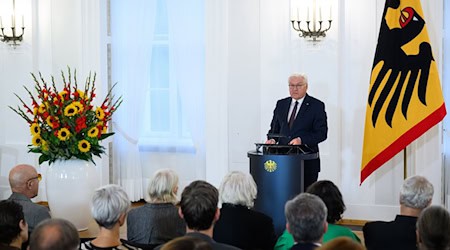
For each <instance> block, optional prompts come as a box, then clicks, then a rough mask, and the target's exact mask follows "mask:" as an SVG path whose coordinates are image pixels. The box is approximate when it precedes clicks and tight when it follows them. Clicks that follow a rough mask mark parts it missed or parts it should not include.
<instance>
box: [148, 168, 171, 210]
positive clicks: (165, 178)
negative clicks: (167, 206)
mask: <svg viewBox="0 0 450 250" xmlns="http://www.w3.org/2000/svg"><path fill="white" fill-rule="evenodd" d="M177 187H178V174H177V173H176V172H175V171H174V170H171V169H160V170H158V171H156V172H155V174H154V175H153V177H152V179H151V180H150V182H149V183H148V188H147V193H148V196H149V197H148V199H147V201H148V202H164V203H169V202H170V203H173V204H175V203H177V194H176V193H175V190H176V188H177Z"/></svg>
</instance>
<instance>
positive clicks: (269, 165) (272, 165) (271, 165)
mask: <svg viewBox="0 0 450 250" xmlns="http://www.w3.org/2000/svg"><path fill="white" fill-rule="evenodd" d="M264 169H265V170H266V171H267V172H270V173H272V172H273V171H275V170H277V163H276V162H274V161H272V160H268V161H266V162H264Z"/></svg>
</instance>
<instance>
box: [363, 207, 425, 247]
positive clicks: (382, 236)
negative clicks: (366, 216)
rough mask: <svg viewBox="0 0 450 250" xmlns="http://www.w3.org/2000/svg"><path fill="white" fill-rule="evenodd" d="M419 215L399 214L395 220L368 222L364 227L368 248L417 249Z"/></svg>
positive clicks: (365, 241)
mask: <svg viewBox="0 0 450 250" xmlns="http://www.w3.org/2000/svg"><path fill="white" fill-rule="evenodd" d="M416 222H417V217H411V216H403V215H397V216H396V217H395V220H394V221H389V222H386V221H374V222H367V223H366V224H365V225H364V227H363V233H364V243H365V245H366V247H367V250H377V249H380V250H381V249H383V250H384V249H386V250H389V249H402V250H417V246H416Z"/></svg>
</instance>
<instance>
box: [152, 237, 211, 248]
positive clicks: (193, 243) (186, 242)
mask: <svg viewBox="0 0 450 250" xmlns="http://www.w3.org/2000/svg"><path fill="white" fill-rule="evenodd" d="M161 250H212V246H211V244H209V243H208V242H207V241H205V240H203V239H201V238H197V237H190V236H182V237H178V238H175V239H173V240H171V241H169V242H167V243H166V244H164V245H163V246H162V247H161Z"/></svg>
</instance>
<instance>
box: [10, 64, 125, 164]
mask: <svg viewBox="0 0 450 250" xmlns="http://www.w3.org/2000/svg"><path fill="white" fill-rule="evenodd" d="M31 75H32V77H33V80H34V83H35V89H36V91H37V96H33V94H32V93H31V91H30V90H29V89H28V88H26V87H25V86H24V88H25V90H26V91H27V92H28V94H29V96H30V98H31V105H27V104H26V103H25V102H24V101H23V100H22V98H20V97H19V96H18V95H17V94H15V95H16V96H17V98H19V100H20V102H21V103H22V105H23V108H22V107H20V106H18V107H17V108H13V107H11V106H9V108H11V109H12V110H13V111H14V112H16V113H17V114H18V115H20V116H21V117H22V118H23V119H25V120H26V121H27V122H28V124H29V126H30V131H31V135H32V140H31V144H29V145H28V148H29V152H33V153H39V154H41V155H40V157H39V164H41V163H43V162H45V161H49V163H50V164H51V163H52V162H54V161H56V160H57V159H70V158H72V157H74V158H78V159H82V160H86V161H88V160H90V161H92V162H93V159H92V155H96V156H100V154H102V153H104V152H105V148H104V147H103V146H102V145H100V142H101V141H102V140H103V139H105V138H107V137H109V136H111V135H113V134H114V133H108V121H110V120H111V118H112V114H113V113H114V111H116V110H117V108H118V107H119V106H120V104H121V103H122V98H121V97H119V98H117V99H116V100H114V99H115V98H114V96H113V95H112V92H111V91H112V88H111V90H109V91H108V93H107V95H106V97H105V99H104V101H103V102H102V104H101V105H100V106H98V107H94V106H93V105H92V102H93V100H94V98H95V96H96V95H95V90H96V89H95V78H96V74H94V75H93V77H91V73H89V76H88V77H87V78H86V82H85V86H84V89H79V88H78V84H77V77H76V70H75V72H74V75H73V79H72V75H71V71H70V68H68V79H66V77H65V75H64V72H62V71H61V75H62V80H63V83H64V88H63V89H62V91H58V89H57V88H56V84H55V79H54V77H53V76H52V84H51V86H49V84H47V82H46V81H45V80H44V78H43V77H42V75H41V73H39V78H40V82H39V80H38V79H37V78H36V76H35V75H34V74H33V73H32V74H31ZM113 88H114V86H113Z"/></svg>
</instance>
